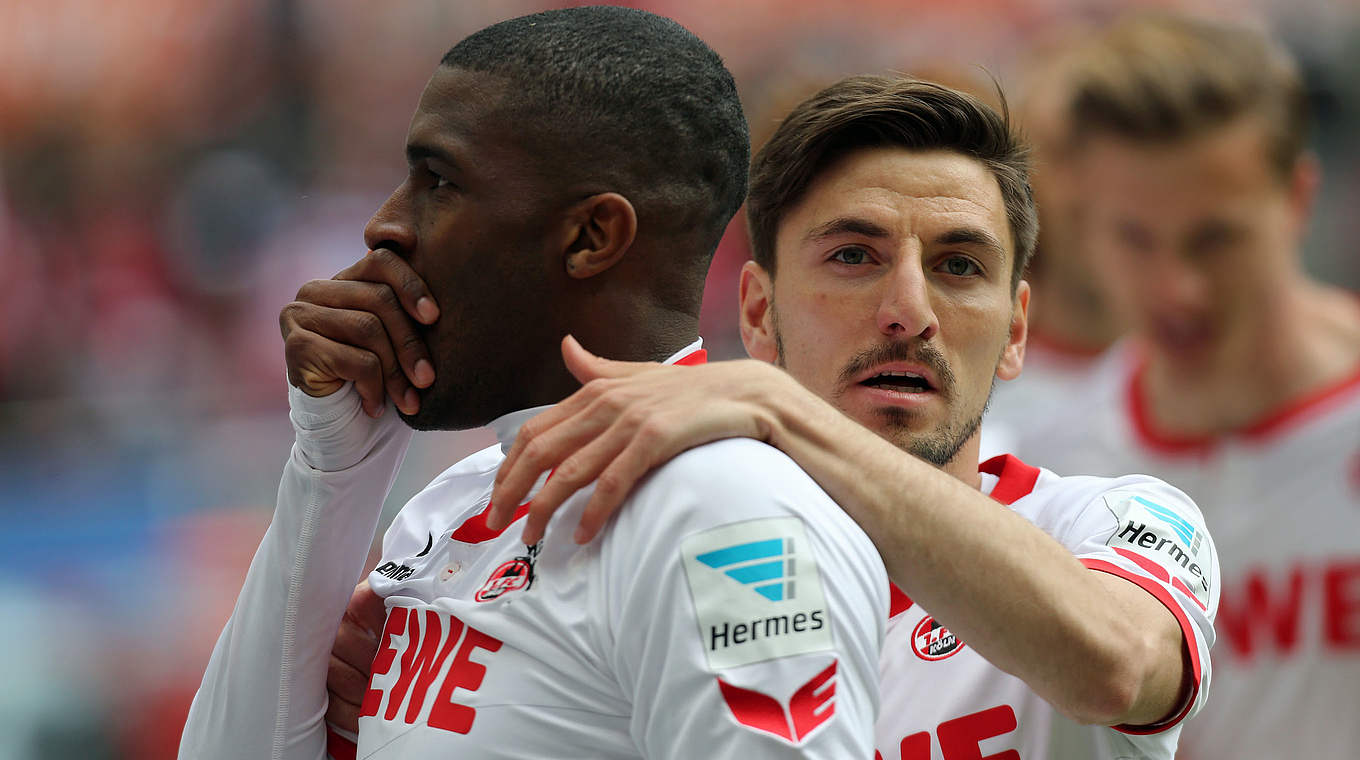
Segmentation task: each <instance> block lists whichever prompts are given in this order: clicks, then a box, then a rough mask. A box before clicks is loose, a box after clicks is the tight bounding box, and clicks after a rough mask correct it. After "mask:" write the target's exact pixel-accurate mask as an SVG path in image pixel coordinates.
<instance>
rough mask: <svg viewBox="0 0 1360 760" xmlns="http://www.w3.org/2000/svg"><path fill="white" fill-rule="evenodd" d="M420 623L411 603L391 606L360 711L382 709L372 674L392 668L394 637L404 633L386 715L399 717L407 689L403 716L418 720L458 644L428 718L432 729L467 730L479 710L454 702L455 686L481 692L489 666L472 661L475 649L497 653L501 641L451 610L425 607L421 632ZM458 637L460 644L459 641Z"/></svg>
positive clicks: (380, 692)
mask: <svg viewBox="0 0 1360 760" xmlns="http://www.w3.org/2000/svg"><path fill="white" fill-rule="evenodd" d="M444 622H447V624H448V625H447V629H448V635H447V636H445V635H444V630H445V628H446V626H445V625H444ZM421 628H422V626H421V624H420V611H419V610H413V609H410V608H407V607H393V608H392V611H391V612H390V613H389V614H388V616H387V623H386V624H385V625H384V626H383V633H382V638H381V639H380V643H379V647H380V649H379V650H378V654H377V656H376V657H375V658H374V659H373V675H372V676H370V677H369V682H368V684H369V689H368V691H367V692H366V693H365V694H364V703H363V705H362V706H361V708H360V711H359V715H360V716H361V717H363V716H375V715H377V714H378V711H379V708H380V707H381V706H382V702H383V690H382V689H380V688H376V687H374V686H373V679H374V678H375V677H377V676H381V675H386V674H387V673H389V672H390V671H391V670H392V665H393V663H394V662H395V661H396V658H397V654H398V652H397V648H396V647H395V646H393V643H392V639H393V637H395V636H400V635H402V634H405V635H406V644H405V646H404V648H403V649H402V650H401V660H400V663H401V664H400V669H399V670H398V672H397V679H396V682H395V683H394V684H392V686H391V688H390V689H389V691H388V693H387V709H386V710H385V711H384V712H383V719H384V720H394V719H396V717H397V714H398V712H400V710H401V704H402V702H403V701H406V694H407V692H408V691H409V692H410V695H411V698H410V700H409V704H408V705H407V708H406V714H405V716H404V720H405V722H406V723H408V724H413V723H415V722H416V718H418V717H419V716H420V710H421V708H422V707H423V706H424V704H425V697H426V695H427V694H429V692H430V687H431V686H433V685H434V681H435V679H436V678H437V677H438V676H439V673H440V671H441V670H443V668H444V663H445V662H447V661H448V659H449V654H450V653H451V652H453V651H454V649H455V648H457V650H458V653H457V654H456V655H454V657H453V663H452V664H451V665H450V666H449V670H448V673H447V674H446V675H445V676H444V680H443V682H442V683H441V684H440V685H439V692H438V694H437V695H436V696H435V701H434V704H433V706H431V708H430V718H429V721H428V722H429V725H430V726H432V727H434V728H442V729H445V730H447V731H454V732H456V733H460V734H466V733H467V732H469V731H471V730H472V720H473V718H475V717H476V715H477V711H476V710H475V709H473V708H471V707H468V706H467V705H460V704H457V703H455V702H453V701H452V699H451V697H452V694H453V690H454V689H464V690H466V691H477V689H479V688H481V686H482V680H483V679H484V678H485V677H486V667H485V666H484V665H482V664H481V663H478V662H474V661H473V660H472V653H473V651H475V650H477V649H484V650H486V651H488V652H495V651H496V650H498V649H500V648H501V642H500V641H499V640H497V639H494V638H492V637H490V636H488V635H486V634H484V633H482V632H481V631H478V630H477V629H475V628H471V627H469V626H466V625H464V624H463V621H461V620H459V619H458V618H457V617H455V616H453V615H449V614H446V613H440V612H438V611H436V610H426V611H425V625H424V626H423V628H424V635H423V636H422V635H421ZM460 641H461V642H462V645H461V646H458V644H459V642H460ZM440 642H443V646H440Z"/></svg>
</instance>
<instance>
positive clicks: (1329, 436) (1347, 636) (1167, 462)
mask: <svg viewBox="0 0 1360 760" xmlns="http://www.w3.org/2000/svg"><path fill="white" fill-rule="evenodd" d="M1143 366H1144V365H1143V360H1142V357H1141V356H1140V354H1139V353H1138V352H1137V350H1136V349H1134V348H1133V347H1131V346H1120V347H1117V348H1116V349H1115V350H1114V351H1112V352H1111V354H1110V355H1109V356H1108V357H1107V358H1106V359H1104V360H1103V362H1102V364H1101V366H1100V368H1099V369H1098V370H1097V373H1096V374H1095V375H1094V380H1093V382H1092V383H1090V384H1089V386H1088V388H1087V389H1086V391H1085V392H1084V393H1082V394H1078V395H1074V396H1073V397H1072V398H1071V399H1070V402H1069V408H1068V409H1067V413H1066V414H1064V415H1061V416H1059V417H1046V418H1039V419H1035V420H1034V421H1033V423H1032V424H1031V425H1030V426H1028V427H1027V428H1025V430H1024V432H1025V435H1024V436H1023V437H1022V438H1021V439H1020V440H1019V441H1018V443H1017V449H1016V450H1017V451H1018V452H1020V453H1021V454H1022V455H1023V456H1026V457H1029V458H1032V459H1034V460H1039V461H1043V462H1044V463H1045V465H1047V466H1051V467H1053V468H1055V469H1059V470H1061V471H1065V472H1088V473H1094V474H1107V473H1113V472H1144V473H1148V474H1151V475H1155V476H1157V477H1159V478H1162V479H1164V480H1166V481H1167V482H1170V483H1174V484H1175V485H1176V486H1177V487H1179V488H1181V489H1182V490H1184V491H1185V492H1186V493H1188V494H1190V495H1191V496H1193V497H1194V499H1195V501H1196V503H1198V504H1199V506H1200V509H1201V510H1202V511H1203V513H1204V516H1205V519H1206V520H1207V521H1208V524H1209V525H1210V526H1211V527H1212V529H1213V532H1214V538H1215V540H1216V542H1217V545H1218V548H1219V551H1220V552H1221V553H1222V556H1223V567H1222V575H1223V590H1222V595H1221V605H1220V608H1219V616H1218V630H1219V632H1220V634H1221V638H1222V641H1221V643H1220V644H1219V646H1218V647H1217V648H1216V649H1215V650H1214V665H1215V678H1214V695H1213V699H1212V700H1210V701H1209V703H1208V705H1207V706H1206V707H1205V709H1204V711H1203V713H1202V714H1201V715H1200V716H1199V717H1198V718H1196V719H1195V721H1193V722H1192V723H1191V724H1189V726H1188V727H1187V728H1186V729H1185V734H1184V740H1183V742H1182V746H1183V752H1182V755H1183V757H1186V758H1190V760H1218V759H1219V758H1232V759H1233V760H1240V759H1250V758H1279V757H1300V758H1302V757H1307V758H1320V759H1321V758H1343V757H1344V758H1352V757H1355V756H1356V752H1357V747H1360V370H1357V371H1356V372H1355V373H1353V374H1352V375H1351V376H1350V377H1348V378H1345V379H1343V380H1341V381H1339V382H1336V383H1333V384H1331V385H1330V386H1329V387H1325V388H1322V389H1319V390H1317V391H1315V392H1314V393H1311V394H1309V395H1308V396H1306V397H1304V398H1299V399H1295V400H1293V401H1292V402H1289V403H1286V404H1284V405H1282V406H1281V407H1280V408H1278V409H1277V410H1276V411H1275V412H1274V413H1272V414H1270V415H1268V416H1267V417H1266V418H1264V419H1262V420H1260V421H1259V422H1257V423H1256V424H1254V425H1251V426H1250V427H1248V428H1246V429H1243V430H1241V431H1239V432H1237V433H1235V434H1231V435H1224V436H1218V437H1213V438H1173V437H1169V436H1167V435H1165V434H1162V433H1159V432H1158V431H1157V430H1156V429H1155V426H1154V425H1153V424H1152V423H1151V422H1150V421H1149V417H1148V415H1147V414H1146V412H1145V407H1144V402H1143V395H1142V390H1141V382H1142V373H1143ZM1075 420H1080V424H1073V421H1075Z"/></svg>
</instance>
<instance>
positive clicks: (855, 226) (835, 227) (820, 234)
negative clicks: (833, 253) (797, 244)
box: [804, 216, 889, 240]
mask: <svg viewBox="0 0 1360 760" xmlns="http://www.w3.org/2000/svg"><path fill="white" fill-rule="evenodd" d="M836 235H863V236H864V237H871V238H885V237H888V235H889V232H888V230H887V229H885V228H883V227H880V226H879V225H877V224H874V223H873V222H871V221H869V220H867V219H860V218H857V217H852V216H842V217H837V218H835V219H832V220H831V221H829V222H827V223H825V224H821V225H818V226H817V227H814V228H813V229H812V231H811V232H809V233H808V234H807V237H806V238H804V239H805V240H825V239H826V238H829V237H835V236H836Z"/></svg>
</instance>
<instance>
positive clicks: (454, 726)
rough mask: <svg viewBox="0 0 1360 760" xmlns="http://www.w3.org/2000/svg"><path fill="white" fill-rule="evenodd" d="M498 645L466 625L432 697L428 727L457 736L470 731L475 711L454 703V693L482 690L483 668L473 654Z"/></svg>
mask: <svg viewBox="0 0 1360 760" xmlns="http://www.w3.org/2000/svg"><path fill="white" fill-rule="evenodd" d="M501 644H502V642H501V640H500V639H496V638H492V637H491V636H488V635H486V634H485V633H482V632H481V631H479V630H477V629H476V628H473V627H471V626H468V629H467V634H465V635H464V636H463V645H462V646H461V647H459V648H458V654H457V655H454V658H453V664H452V665H450V666H449V674H448V675H447V676H445V677H444V683H442V684H440V686H439V694H438V695H436V696H435V700H434V705H433V706H432V707H431V708H430V721H429V722H430V725H431V726H433V727H434V728H442V729H444V730H446V731H452V732H454V733H456V734H466V733H467V732H469V731H471V730H472V720H473V718H475V717H477V711H476V710H475V709H474V708H471V707H468V706H467V705H460V704H458V703H457V702H454V701H453V690H454V689H464V690H466V691H477V690H478V689H480V688H482V679H483V678H485V677H486V666H485V665H483V664H481V663H479V662H475V661H474V660H473V659H472V653H473V652H474V651H476V650H478V649H485V650H486V651H488V652H495V651H497V650H499V649H500V648H501Z"/></svg>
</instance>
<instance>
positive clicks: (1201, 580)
mask: <svg viewBox="0 0 1360 760" xmlns="http://www.w3.org/2000/svg"><path fill="white" fill-rule="evenodd" d="M1025 153H1026V151H1025V147H1024V145H1023V143H1021V142H1020V141H1019V140H1018V138H1017V136H1016V135H1015V134H1014V132H1013V131H1012V130H1011V128H1010V125H1009V124H1008V123H1007V122H1006V121H1005V120H1004V119H1003V118H1002V117H1000V116H999V115H998V114H996V113H995V112H994V111H992V110H991V109H989V108H987V107H986V106H985V105H983V104H981V103H980V102H979V101H977V100H976V99H974V98H971V97H969V96H966V95H963V94H961V93H958V92H956V91H953V90H949V89H948V88H944V87H940V86H937V85H932V84H929V83H922V82H917V81H913V80H909V79H894V78H883V77H853V78H850V79H847V80H843V81H841V82H839V83H837V84H835V85H833V86H831V87H829V88H827V89H826V90H824V91H822V92H820V93H818V94H817V95H815V96H813V97H812V98H810V99H809V100H807V101H806V102H804V103H802V104H801V105H800V106H798V107H797V108H796V109H794V111H793V113H791V114H790V115H789V116H788V118H786V119H785V120H784V122H783V123H782V124H781V125H780V127H779V129H778V130H776V132H775V134H774V136H773V137H772V138H771V139H770V141H769V143H767V144H766V146H765V147H764V148H763V149H762V150H761V152H760V154H759V155H758V156H757V157H756V160H755V162H754V165H753V168H752V183H751V185H752V186H751V194H750V197H749V199H748V203H747V213H748V220H749V222H750V229H751V237H752V249H753V251H754V261H751V262H747V264H746V265H745V267H744V269H743V271H742V279H741V311H740V317H741V320H742V337H743V340H744V342H745V344H746V347H747V350H748V351H749V352H750V354H751V355H752V356H753V357H756V358H758V359H760V360H762V361H746V362H722V363H719V364H715V365H710V366H707V367H694V368H687V369H684V370H675V369H672V368H656V367H654V366H649V365H633V364H628V363H624V362H609V361H604V360H599V359H596V358H594V357H592V356H591V355H589V354H586V353H585V352H583V351H582V350H581V349H580V347H579V346H577V345H576V344H574V343H571V342H568V343H566V344H565V345H564V353H565V355H566V357H567V360H568V366H570V367H571V368H572V370H573V372H574V373H575V374H576V375H577V377H579V378H581V379H582V380H588V379H592V378H609V379H605V380H601V381H600V382H592V383H589V384H588V385H587V386H586V387H585V388H584V389H582V390H581V391H580V392H578V393H577V394H575V395H573V396H572V397H571V398H570V399H568V400H567V401H565V402H563V403H562V404H560V405H558V406H557V407H554V408H553V409H551V410H549V411H546V412H544V413H543V414H542V415H540V416H539V417H537V418H535V419H534V420H531V421H530V422H528V423H527V424H526V426H525V428H524V429H523V431H522V432H521V435H520V438H519V439H518V440H517V443H516V445H515V447H514V448H512V450H511V451H510V453H509V454H508V456H507V459H506V466H504V467H502V468H501V471H500V475H499V476H498V486H497V490H496V492H495V494H494V496H493V501H494V503H496V504H497V505H499V506H497V507H496V508H495V509H493V510H492V512H491V513H490V514H489V515H488V518H487V521H488V524H489V525H491V526H492V527H501V526H505V525H508V524H509V523H510V522H511V521H512V519H520V517H522V515H521V512H522V510H521V511H519V512H517V511H515V510H514V509H513V507H510V508H506V505H514V504H517V503H519V501H520V499H521V497H523V496H526V495H528V494H529V493H530V487H531V486H532V485H533V484H534V483H535V481H536V480H537V478H538V477H539V476H540V473H543V472H546V471H548V470H553V473H554V474H553V475H552V477H550V478H549V479H548V481H547V484H546V485H545V486H543V489H542V490H541V491H539V492H538V494H537V495H536V496H534V500H533V503H532V505H531V506H530V507H529V509H528V515H529V516H528V517H527V518H525V526H524V528H523V531H524V535H525V540H526V541H529V542H536V541H538V540H539V538H540V537H541V536H542V535H543V530H544V527H545V525H546V526H548V530H549V531H550V532H560V530H561V527H560V526H561V525H562V523H563V522H564V521H565V522H567V523H570V524H573V525H574V524H576V523H577V522H580V523H581V532H579V533H578V535H577V538H578V540H585V539H588V538H589V537H590V536H591V535H592V534H593V533H594V531H596V530H598V529H599V528H600V526H601V525H602V524H603V525H608V523H605V522H604V520H605V517H606V516H607V515H608V514H609V512H610V510H612V509H613V508H614V507H617V506H619V504H620V500H621V499H623V497H624V495H625V494H627V493H628V492H629V490H630V489H631V488H632V486H633V485H634V484H637V485H638V487H640V488H643V489H645V488H646V487H647V483H649V482H650V480H651V479H652V478H655V477H657V474H659V473H660V472H662V471H664V470H662V471H658V473H657V474H652V475H650V476H648V477H647V478H643V476H644V475H646V474H647V473H648V470H650V469H651V468H652V467H653V466H656V465H658V464H660V463H663V462H665V461H666V460H668V459H669V458H670V457H671V456H674V455H676V454H677V453H679V452H681V451H682V450H684V449H686V448H687V447H689V446H693V445H698V444H702V443H704V442H706V441H711V440H714V439H718V438H724V437H729V436H747V437H756V438H762V439H764V440H767V441H769V442H770V443H772V444H773V445H775V446H777V447H779V448H780V449H782V450H784V451H785V452H787V453H788V454H789V455H790V456H792V457H793V458H794V459H795V460H796V461H798V462H799V463H800V465H801V466H802V467H803V468H804V469H805V470H806V471H807V472H808V473H810V474H812V475H813V476H814V477H815V478H816V479H817V480H818V482H819V483H820V484H821V485H822V486H823V487H824V488H826V489H827V492H828V493H830V494H831V495H832V496H833V497H834V498H835V499H836V501H837V503H838V504H840V505H841V507H842V508H844V509H845V510H846V511H847V512H848V513H849V514H851V515H852V516H853V517H855V519H856V520H857V521H858V522H859V523H860V525H861V526H862V527H864V529H865V531H866V532H867V533H868V534H869V535H870V537H871V538H873V539H874V541H875V544H876V546H877V547H878V550H879V552H880V553H881V554H882V556H883V559H884V562H885V563H886V564H887V566H888V568H889V571H890V573H891V575H892V576H893V578H894V580H895V582H896V583H897V585H898V587H899V588H896V589H894V591H893V597H892V608H891V618H890V621H889V625H888V634H887V638H886V639H885V642H884V647H883V654H882V658H881V661H880V688H881V690H882V700H883V710H882V714H881V716H880V719H879V721H878V725H877V729H876V745H877V748H878V756H879V757H881V758H882V759H883V760H929V759H930V758H939V757H944V758H947V759H949V760H953V759H955V758H968V757H972V758H978V757H982V756H983V754H984V753H985V754H986V755H987V756H988V757H994V758H1016V757H1025V758H1039V757H1059V758H1069V757H1071V758H1075V757H1082V758H1101V759H1104V760H1114V758H1130V757H1134V758H1162V759H1166V758H1170V757H1171V756H1172V754H1173V753H1174V751H1175V747H1176V740H1177V736H1178V735H1179V732H1180V726H1181V725H1183V720H1184V719H1185V718H1186V717H1187V716H1188V715H1190V714H1192V713H1193V712H1194V711H1195V710H1196V709H1198V706H1199V705H1201V704H1202V703H1203V701H1204V697H1205V691H1204V689H1203V688H1202V686H1203V684H1204V683H1205V682H1206V681H1207V680H1208V672H1209V671H1208V648H1209V646H1210V645H1211V644H1212V642H1213V626H1212V618H1213V610H1214V608H1215V606H1216V599H1215V597H1214V593H1215V592H1214V591H1213V589H1216V588H1217V586H1218V583H1217V575H1216V562H1217V561H1216V559H1215V556H1214V548H1213V542H1212V541H1211V540H1210V539H1209V538H1208V536H1207V534H1206V533H1205V531H1204V526H1203V524H1202V520H1201V518H1200V516H1199V513H1198V511H1197V510H1196V508H1195V506H1194V504H1193V503H1192V502H1190V501H1189V499H1187V498H1186V496H1185V495H1184V494H1182V493H1180V492H1179V491H1177V490H1176V489H1174V488H1172V487H1170V486H1168V485H1167V484H1165V483H1162V482H1160V481H1157V480H1155V479H1152V478H1148V477H1144V476H1137V475H1134V476H1126V477H1122V478H1112V479H1111V478H1086V477H1077V478H1062V477H1059V476H1057V475H1054V474H1053V473H1051V472H1048V471H1046V470H1040V469H1038V468H1036V467H1032V466H1030V465H1027V464H1025V463H1024V462H1022V461H1020V460H1019V459H1016V458H1015V457H997V458H994V459H991V460H989V461H987V462H982V463H979V459H978V452H979V448H978V446H979V441H978V422H979V419H980V417H981V415H982V410H983V407H984V406H985V404H986V400H987V397H988V395H989V393H990V387H991V384H992V381H993V379H994V378H996V377H1000V378H1010V377H1014V376H1015V374H1016V373H1017V372H1018V371H1019V369H1020V364H1021V361H1022V358H1023V350H1024V339H1025V327H1026V323H1025V315H1026V307H1027V305H1028V300H1029V288H1028V285H1027V284H1026V283H1025V282H1023V281H1022V280H1021V278H1020V271H1022V270H1023V267H1024V262H1025V260H1026V259H1027V258H1028V256H1029V255H1030V253H1031V252H1032V250H1033V245H1034V239H1035V230H1036V220H1035V213H1034V205H1033V200H1032V196H1031V194H1030V190H1029V187H1028V182H1027V177H1026V175H1027V168H1026V155H1025ZM776 364H777V365H779V366H782V367H784V368H785V369H787V372H785V371H782V370H780V369H778V368H776V367H775V366H772V365H776ZM682 456H684V455H682ZM597 476H598V478H599V479H598V482H597V483H595V485H594V487H593V494H592V496H591V498H590V502H589V503H588V504H587V506H586V507H585V509H584V511H580V512H578V511H574V510H571V511H564V512H562V513H561V514H559V515H557V516H556V517H554V518H552V521H551V522H549V521H548V519H549V515H550V514H552V512H553V510H554V509H555V508H556V507H557V506H558V505H559V504H561V503H562V502H563V499H564V498H567V497H568V496H569V494H572V493H573V492H575V491H576V489H578V488H581V487H583V486H587V485H588V484H590V483H591V482H592V481H595V480H596V478H597ZM639 478H643V479H641V480H639ZM567 503H568V505H570V504H571V503H572V502H570V501H568V502H567ZM641 506H642V505H632V506H626V507H624V508H623V510H622V511H620V512H619V514H618V515H617V516H616V517H615V518H614V519H616V520H628V521H630V522H631V521H634V520H639V519H644V520H645V519H653V520H658V521H664V520H665V519H666V518H665V517H664V516H662V515H655V516H651V517H639V516H638V514H637V511H638V508H639V507H641ZM512 513H513V514H512ZM1182 534H1183V535H1182ZM362 595H363V592H362V591H361V592H360V594H359V596H358V597H356V598H358V599H362ZM354 608H355V609H354V611H355V612H356V613H358V612H359V611H360V609H361V608H362V603H360V604H356V605H354ZM357 628H358V626H357V625H353V624H346V626H345V627H344V628H342V631H341V640H340V641H338V642H337V648H336V649H337V659H340V660H343V661H344V662H347V663H349V665H350V666H355V669H356V672H357V677H355V676H356V673H350V675H349V676H347V677H345V678H343V679H342V678H339V677H333V678H332V679H331V686H332V688H333V690H334V689H338V690H340V691H342V692H348V693H351V694H352V696H350V697H349V700H350V701H355V700H356V699H358V698H359V696H361V695H362V694H363V686H362V684H363V678H362V673H363V670H364V669H365V667H366V666H365V665H364V656H363V653H362V647H351V646H350V643H352V642H353V640H354V639H357V638H358V637H357V636H355V635H354V631H355V630H356V629H357ZM346 640H348V641H346ZM377 646H379V644H378V643H376V642H372V641H371V640H370V642H369V647H368V657H369V658H370V659H371V657H372V652H373V651H375V650H376V648H377ZM342 650H345V651H342ZM356 654H357V655H358V656H355V655H356ZM342 670H343V668H337V672H339V671H342ZM335 675H336V673H333V676H335ZM375 677H376V676H375ZM1055 707H1056V708H1057V710H1061V711H1063V712H1065V713H1067V714H1069V715H1072V716H1074V717H1076V718H1077V719H1078V720H1080V721H1082V722H1084V723H1094V724H1101V727H1098V728H1083V727H1078V726H1074V725H1072V724H1071V723H1070V722H1067V721H1059V720H1058V717H1059V716H1058V713H1057V711H1056V710H1055ZM1060 723H1061V724H1063V725H1065V726H1068V727H1070V729H1071V731H1065V732H1064V736H1063V737H1061V738H1062V739H1063V740H1064V741H1062V742H1061V747H1062V748H1061V749H1059V748H1058V746H1059V742H1058V740H1059V738H1060V737H1058V736H1057V735H1056V734H1055V732H1056V731H1059V730H1061V729H1059V727H1058V726H1059V724H1060ZM1104 726H1112V727H1113V728H1106V727H1104ZM361 735H362V732H361ZM1073 747H1076V748H1075V749H1074V748H1073Z"/></svg>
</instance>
